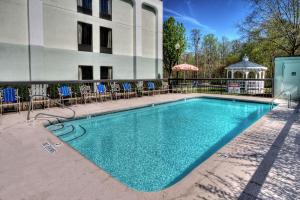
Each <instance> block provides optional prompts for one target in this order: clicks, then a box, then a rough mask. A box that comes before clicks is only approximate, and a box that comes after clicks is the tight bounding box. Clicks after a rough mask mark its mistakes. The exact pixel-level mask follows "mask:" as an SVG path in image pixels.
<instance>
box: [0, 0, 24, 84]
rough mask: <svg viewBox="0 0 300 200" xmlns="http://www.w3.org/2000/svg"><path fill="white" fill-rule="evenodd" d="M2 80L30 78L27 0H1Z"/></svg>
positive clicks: (0, 54) (0, 41)
mask: <svg viewBox="0 0 300 200" xmlns="http://www.w3.org/2000/svg"><path fill="white" fill-rule="evenodd" d="M0 24H1V28H0V81H11V80H20V81H26V80H29V67H28V63H29V62H28V46H27V45H28V29H27V1H26V0H0Z"/></svg>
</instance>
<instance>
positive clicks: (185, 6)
mask: <svg viewBox="0 0 300 200" xmlns="http://www.w3.org/2000/svg"><path fill="white" fill-rule="evenodd" d="M163 3H164V20H166V19H167V18H168V17H170V16H173V17H175V19H176V20H177V21H179V22H182V23H183V24H184V26H185V28H186V33H187V36H189V35H190V31H191V30H192V29H193V28H197V29H200V30H201V32H202V34H208V33H213V34H215V35H216V36H217V37H218V38H221V37H222V36H226V37H227V38H228V39H230V40H233V39H239V37H240V36H239V33H238V28H237V24H238V23H241V22H242V21H243V19H244V17H245V16H247V15H248V14H249V13H250V6H249V4H248V3H247V1H246V0H163Z"/></svg>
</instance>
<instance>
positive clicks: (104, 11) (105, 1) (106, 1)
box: [99, 0, 112, 20]
mask: <svg viewBox="0 0 300 200" xmlns="http://www.w3.org/2000/svg"><path fill="white" fill-rule="evenodd" d="M111 2H112V1H111V0H100V9H99V10H100V17H101V18H103V19H108V20H111V14H112V12H111V10H112V9H111V8H112V4H111Z"/></svg>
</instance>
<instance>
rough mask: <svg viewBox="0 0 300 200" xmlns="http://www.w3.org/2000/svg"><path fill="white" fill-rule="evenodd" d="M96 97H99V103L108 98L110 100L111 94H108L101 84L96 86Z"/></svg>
mask: <svg viewBox="0 0 300 200" xmlns="http://www.w3.org/2000/svg"><path fill="white" fill-rule="evenodd" d="M97 96H99V98H100V100H101V101H103V99H107V98H110V100H112V93H111V92H108V91H107V89H106V86H105V85H104V84H101V83H100V84H98V85H97Z"/></svg>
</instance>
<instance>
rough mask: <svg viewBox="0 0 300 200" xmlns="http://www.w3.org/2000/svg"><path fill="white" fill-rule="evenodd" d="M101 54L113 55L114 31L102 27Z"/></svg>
mask: <svg viewBox="0 0 300 200" xmlns="http://www.w3.org/2000/svg"><path fill="white" fill-rule="evenodd" d="M100 53H109V54H112V30H111V29H110V28H105V27H100Z"/></svg>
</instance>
